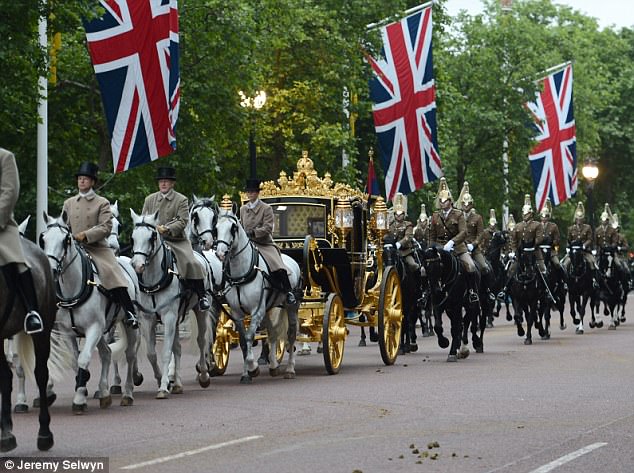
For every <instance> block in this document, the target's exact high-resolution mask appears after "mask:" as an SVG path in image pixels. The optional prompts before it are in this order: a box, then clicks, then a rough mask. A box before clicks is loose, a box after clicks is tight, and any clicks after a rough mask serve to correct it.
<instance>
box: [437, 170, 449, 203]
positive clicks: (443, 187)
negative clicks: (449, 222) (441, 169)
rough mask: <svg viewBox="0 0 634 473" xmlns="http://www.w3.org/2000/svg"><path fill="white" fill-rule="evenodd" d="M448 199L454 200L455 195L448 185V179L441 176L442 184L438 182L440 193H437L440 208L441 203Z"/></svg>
mask: <svg viewBox="0 0 634 473" xmlns="http://www.w3.org/2000/svg"><path fill="white" fill-rule="evenodd" d="M447 200H453V197H452V196H451V191H450V190H449V186H448V185H447V179H445V178H444V177H441V178H440V184H438V194H437V195H436V207H437V208H440V204H441V203H443V202H446V201H447Z"/></svg>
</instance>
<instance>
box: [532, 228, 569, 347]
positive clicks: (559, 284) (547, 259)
mask: <svg viewBox="0 0 634 473" xmlns="http://www.w3.org/2000/svg"><path fill="white" fill-rule="evenodd" d="M549 240H550V239H548V240H546V239H545V240H544V242H542V244H541V245H540V249H541V251H542V254H543V255H544V264H545V265H546V283H547V284H548V288H549V290H550V291H551V296H552V297H553V298H554V300H555V302H552V301H551V304H549V303H548V302H545V303H544V304H542V307H541V310H540V311H539V319H540V322H541V324H542V326H543V327H544V331H545V332H546V334H545V335H544V336H543V337H542V338H543V339H549V338H550V311H551V310H557V311H558V312H559V329H560V330H565V329H566V323H565V322H564V307H565V305H566V292H567V289H566V287H567V284H566V280H567V279H568V278H567V276H566V274H565V271H564V270H563V268H561V267H555V266H554V265H553V263H552V259H551V255H552V246H551V242H550V241H549Z"/></svg>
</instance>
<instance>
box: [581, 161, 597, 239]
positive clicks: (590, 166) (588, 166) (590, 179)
mask: <svg viewBox="0 0 634 473" xmlns="http://www.w3.org/2000/svg"><path fill="white" fill-rule="evenodd" d="M581 173H582V174H583V177H584V178H585V180H586V197H587V199H588V212H590V227H591V228H592V235H593V236H594V196H593V192H594V182H595V180H596V179H597V177H599V167H598V166H597V164H596V162H595V160H594V159H586V162H585V163H584V165H583V168H581Z"/></svg>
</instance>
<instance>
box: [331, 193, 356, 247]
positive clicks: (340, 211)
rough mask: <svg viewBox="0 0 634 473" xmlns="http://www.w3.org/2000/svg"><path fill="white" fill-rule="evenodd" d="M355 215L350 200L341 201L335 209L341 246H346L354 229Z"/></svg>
mask: <svg viewBox="0 0 634 473" xmlns="http://www.w3.org/2000/svg"><path fill="white" fill-rule="evenodd" d="M353 220H354V215H353V213H352V207H351V206H350V200H349V199H339V200H338V201H337V206H336V207H335V228H336V229H337V231H338V232H339V233H340V234H341V246H342V247H343V248H345V246H346V236H347V234H348V233H349V232H350V230H351V229H352V222H353Z"/></svg>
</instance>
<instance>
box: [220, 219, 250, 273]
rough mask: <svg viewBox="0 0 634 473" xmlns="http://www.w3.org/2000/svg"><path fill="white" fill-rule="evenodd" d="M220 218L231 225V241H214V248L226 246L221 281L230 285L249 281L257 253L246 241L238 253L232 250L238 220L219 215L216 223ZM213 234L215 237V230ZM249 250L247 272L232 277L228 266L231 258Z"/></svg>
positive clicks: (248, 241)
mask: <svg viewBox="0 0 634 473" xmlns="http://www.w3.org/2000/svg"><path fill="white" fill-rule="evenodd" d="M221 218H226V219H228V220H231V222H232V224H231V231H230V233H231V240H229V241H228V242H227V241H225V240H220V239H217V240H216V247H217V246H218V244H220V243H224V244H225V245H226V246H227V249H228V251H227V255H226V256H225V258H224V260H223V262H222V277H223V281H228V282H230V283H231V284H237V285H239V284H241V283H242V282H245V281H249V280H250V279H251V276H253V274H254V271H253V270H254V269H255V266H256V262H257V257H258V252H257V250H256V249H255V246H253V244H252V243H251V240H249V239H247V242H246V244H245V245H244V246H243V247H242V248H240V249H239V250H238V251H235V250H234V248H233V242H234V240H235V237H236V233H237V231H238V218H237V217H236V216H235V215H228V214H225V215H220V216H218V221H220V219H221ZM214 234H215V236H217V232H216V228H214ZM249 247H250V248H251V264H250V265H249V269H248V270H247V272H246V273H245V274H244V275H242V276H238V277H235V276H232V275H231V272H230V264H231V259H232V258H233V257H236V256H238V255H239V254H240V253H242V252H243V251H244V250H246V249H247V248H249Z"/></svg>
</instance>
